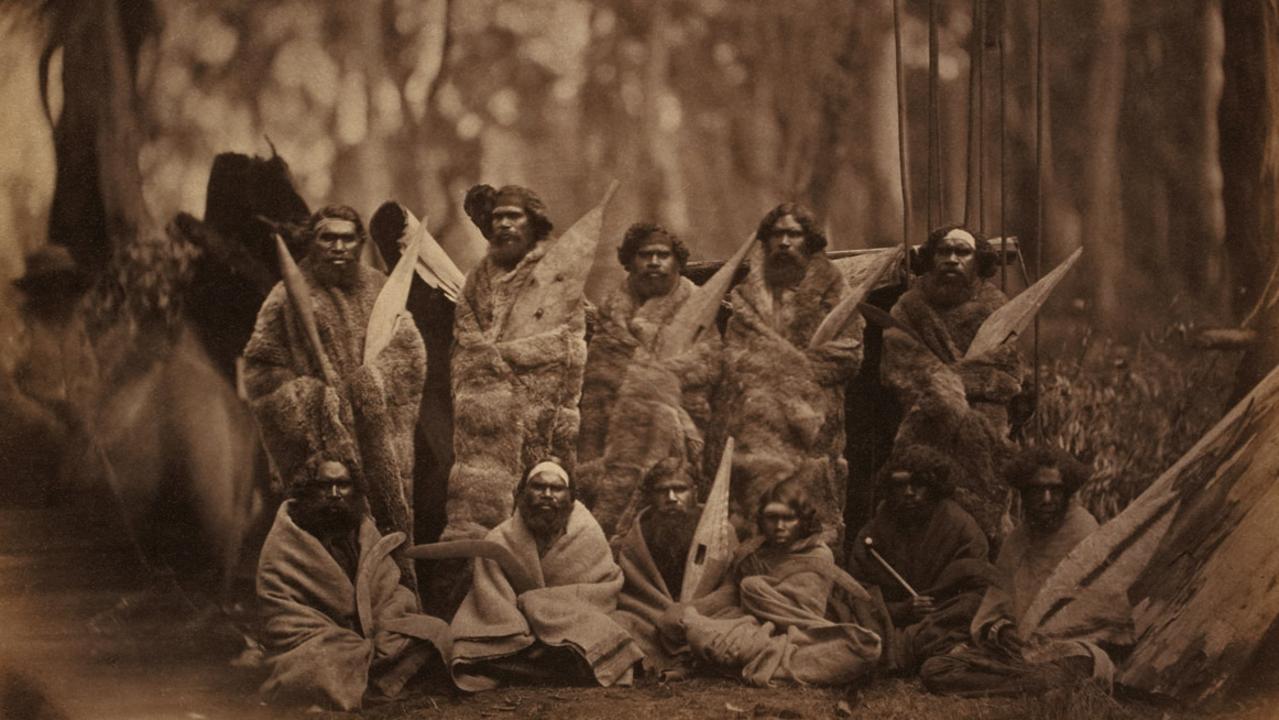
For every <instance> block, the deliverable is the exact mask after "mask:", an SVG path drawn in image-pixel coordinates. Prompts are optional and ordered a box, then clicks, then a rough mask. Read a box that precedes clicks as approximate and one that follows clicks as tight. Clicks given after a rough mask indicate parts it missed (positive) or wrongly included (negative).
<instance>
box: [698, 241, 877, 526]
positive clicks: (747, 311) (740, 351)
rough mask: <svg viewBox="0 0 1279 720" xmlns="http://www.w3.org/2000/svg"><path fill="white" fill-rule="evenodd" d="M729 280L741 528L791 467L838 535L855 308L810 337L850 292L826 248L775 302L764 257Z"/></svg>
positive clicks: (730, 387) (729, 407)
mask: <svg viewBox="0 0 1279 720" xmlns="http://www.w3.org/2000/svg"><path fill="white" fill-rule="evenodd" d="M756 259H757V261H755V262H752V263H751V271H750V274H749V275H747V277H746V279H745V280H744V281H743V282H742V283H741V284H740V285H738V286H737V288H736V289H734V290H733V293H732V304H733V316H732V318H731V319H730V320H729V323H728V329H727V331H726V332H725V335H724V347H725V350H726V363H725V377H724V382H725V392H724V396H725V405H724V409H723V416H724V421H725V424H726V427H727V430H728V434H729V435H731V436H732V437H733V439H734V441H735V443H736V449H735V451H734V454H733V484H732V506H733V510H732V512H733V516H734V523H735V524H736V525H737V526H738V528H739V529H743V528H748V527H750V526H751V525H752V523H750V522H749V521H748V518H750V517H753V515H754V511H755V505H756V504H757V503H758V501H759V497H760V495H762V494H763V493H764V492H765V491H766V490H768V489H769V488H770V487H772V486H773V485H774V484H776V483H777V482H779V481H781V480H784V479H786V478H788V477H792V476H795V477H798V478H799V479H800V480H801V482H803V483H804V484H805V486H806V487H807V489H808V490H809V492H810V493H811V495H812V498H813V500H814V502H815V504H816V505H817V507H818V508H820V510H819V519H820V520H821V522H822V525H823V527H824V528H825V529H826V537H828V538H830V539H831V540H832V541H836V542H837V543H838V541H841V540H842V537H843V524H844V521H843V517H844V499H845V490H846V488H845V485H846V483H847V479H848V463H847V462H846V461H845V460H844V458H843V452H844V388H845V385H846V383H847V381H848V380H849V379H850V378H851V377H852V376H853V375H854V374H855V373H856V372H857V368H858V367H859V366H860V364H861V352H862V351H861V335H862V326H863V323H862V321H861V319H860V317H856V318H853V319H852V320H850V322H849V323H848V325H847V326H845V328H844V329H843V330H842V331H841V332H840V333H838V334H837V335H836V336H835V338H834V339H833V340H831V341H830V342H828V343H826V344H824V345H821V346H819V347H816V348H809V347H808V342H809V339H810V338H811V337H812V335H813V332H814V331H815V330H816V329H817V326H818V325H819V324H821V321H822V319H823V318H825V317H826V315H827V314H829V313H830V311H831V309H832V308H834V307H835V306H836V305H837V304H838V303H839V301H840V300H841V299H842V298H843V296H844V295H845V294H846V293H847V292H848V283H847V282H846V281H845V280H844V277H843V275H842V274H840V272H839V271H838V270H837V269H836V268H835V267H834V265H832V264H831V262H830V261H829V260H828V259H827V258H826V256H825V255H821V254H818V255H815V256H814V257H813V258H812V260H811V261H810V262H809V265H808V270H807V273H806V274H805V276H804V279H803V280H801V281H800V283H799V285H797V286H796V287H795V288H794V290H793V291H787V292H786V293H785V295H784V296H783V298H782V300H781V303H780V305H779V306H777V305H776V304H775V303H774V300H773V297H772V290H771V289H769V287H768V286H767V285H766V283H765V280H764V274H763V265H764V263H763V261H762V258H759V257H757V258H756Z"/></svg>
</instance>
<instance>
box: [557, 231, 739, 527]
mask: <svg viewBox="0 0 1279 720" xmlns="http://www.w3.org/2000/svg"><path fill="white" fill-rule="evenodd" d="M617 259H618V261H619V262H621V264H622V266H623V267H625V268H626V271H627V277H626V279H625V280H624V281H623V282H622V284H621V287H619V288H617V289H616V290H615V291H613V293H612V294H611V295H609V297H608V299H607V300H605V301H604V303H603V305H601V306H600V308H599V313H598V315H597V322H596V325H595V332H594V334H593V335H592V337H591V342H590V347H589V349H588V352H587V356H586V371H585V377H584V379H583V382H582V403H581V410H582V432H581V435H580V436H579V438H578V456H577V459H578V473H577V475H578V477H579V478H580V479H581V485H582V489H583V492H582V494H583V497H584V499H585V500H586V503H587V505H589V506H590V508H591V512H592V513H593V514H594V515H595V518H596V520H598V521H599V523H600V526H601V527H603V528H604V532H605V534H606V535H612V533H613V531H614V530H615V529H616V530H619V531H622V532H625V528H618V527H617V525H618V521H619V519H621V518H622V517H623V515H624V514H625V512H626V510H627V509H628V507H629V506H630V505H631V504H638V503H636V502H635V501H636V500H637V498H636V497H635V496H636V495H637V494H638V490H639V485H640V480H641V478H643V477H644V476H645V474H646V473H648V472H649V471H650V470H651V469H652V468H653V467H654V466H655V465H656V464H657V463H659V462H662V461H664V460H666V459H667V458H671V457H677V458H683V464H684V465H685V466H686V470H685V472H688V473H691V476H692V477H694V478H695V477H696V475H697V473H698V470H699V468H700V466H701V463H702V457H701V456H702V449H703V447H704V442H703V438H704V434H705V431H706V429H707V425H708V423H709V420H710V398H711V394H712V392H713V390H714V387H715V385H716V384H717V383H718V381H719V376H720V357H719V350H720V339H719V334H718V333H715V332H709V333H705V334H704V335H703V337H701V338H699V339H698V341H697V342H696V343H695V344H694V345H693V346H692V347H691V348H689V349H688V350H687V351H685V352H684V353H682V354H681V355H680V356H678V357H673V358H667V359H659V357H658V356H657V355H656V351H657V342H658V334H659V332H660V331H661V329H662V328H663V327H665V326H666V325H667V324H668V323H670V322H671V319H672V318H673V317H674V315H675V313H676V312H677V311H678V310H679V309H680V308H681V307H682V306H683V305H684V303H685V302H687V301H688V299H689V297H690V296H691V295H692V293H693V290H694V289H695V287H696V286H695V285H694V284H693V282H692V281H691V280H689V279H688V278H685V277H682V276H681V275H680V271H681V270H683V268H684V265H685V263H686V262H688V248H687V247H685V245H684V243H683V242H681V241H680V239H679V238H677V237H676V236H675V235H674V233H672V232H670V231H669V230H667V229H666V228H663V227H662V226H660V225H654V224H652V223H636V224H635V225H632V226H631V227H630V229H628V230H627V231H626V235H625V237H624V238H623V240H622V245H621V246H620V247H619V248H618V249H617Z"/></svg>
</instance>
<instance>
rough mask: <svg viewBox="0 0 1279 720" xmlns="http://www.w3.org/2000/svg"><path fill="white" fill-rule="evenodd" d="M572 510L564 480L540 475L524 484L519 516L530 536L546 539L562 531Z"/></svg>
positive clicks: (543, 473) (548, 474) (545, 473)
mask: <svg viewBox="0 0 1279 720" xmlns="http://www.w3.org/2000/svg"><path fill="white" fill-rule="evenodd" d="M571 509H572V501H571V500H570V493H569V487H568V483H567V482H565V481H564V478H561V477H559V476H558V475H555V474H553V473H549V472H542V473H538V474H536V475H534V476H532V477H530V478H529V479H528V482H526V483H524V492H523V493H522V494H521V496H520V513H521V515H522V516H523V518H524V522H525V523H527V524H528V526H529V529H530V530H532V531H533V534H535V535H539V536H541V537H543V538H545V537H549V536H550V535H553V534H554V533H556V532H558V531H559V530H561V529H563V527H564V523H566V522H567V521H568V512H569V510H571Z"/></svg>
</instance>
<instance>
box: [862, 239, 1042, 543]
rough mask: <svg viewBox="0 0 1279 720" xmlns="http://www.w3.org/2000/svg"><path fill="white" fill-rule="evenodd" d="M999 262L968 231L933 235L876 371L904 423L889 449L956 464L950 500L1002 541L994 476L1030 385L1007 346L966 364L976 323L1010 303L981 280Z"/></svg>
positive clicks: (896, 310)
mask: <svg viewBox="0 0 1279 720" xmlns="http://www.w3.org/2000/svg"><path fill="white" fill-rule="evenodd" d="M996 259H997V256H996V254H995V252H994V251H993V250H992V249H991V247H990V243H988V242H987V241H986V239H985V238H983V237H981V236H980V235H978V234H976V233H974V232H972V231H971V230H968V229H966V228H963V227H961V226H958V225H950V226H946V227H942V228H939V229H937V230H934V231H933V232H932V233H931V234H930V235H929V236H928V241H927V242H926V243H925V244H924V246H923V248H921V249H920V252H919V263H918V265H917V266H916V268H915V269H916V271H917V272H919V273H920V274H921V277H920V281H919V283H918V284H917V285H915V287H912V288H911V289H910V290H908V291H906V293H905V294H904V295H902V297H901V299H899V300H898V301H897V304H896V305H894V306H893V311H892V315H893V318H894V319H895V320H896V321H897V323H898V327H895V328H890V329H888V330H887V331H886V332H885V333H884V355H883V364H882V366H881V371H882V373H883V379H884V383H885V384H886V385H888V386H889V387H891V388H892V389H893V390H894V391H895V392H896V393H897V398H898V400H899V402H900V403H901V407H902V411H903V412H904V413H905V417H904V418H903V420H902V424H901V426H900V427H899V428H898V431H897V438H896V440H895V441H894V444H895V445H896V446H908V445H925V446H930V447H933V448H935V449H937V450H939V451H940V452H941V453H942V454H943V455H947V456H949V457H951V458H953V459H954V460H955V461H956V462H957V464H958V465H959V466H960V467H959V469H960V472H959V473H958V476H957V477H956V487H955V495H954V499H955V500H956V501H957V502H958V503H959V504H960V505H962V506H963V507H964V509H965V510H968V511H969V512H970V513H972V515H973V517H975V518H976V519H977V522H978V523H979V524H980V525H981V526H982V529H983V530H984V531H985V532H986V534H987V535H989V536H991V537H996V536H998V535H999V534H1000V532H999V527H1000V517H1001V514H1002V512H1003V507H1004V496H1005V492H1006V490H1005V488H1003V487H1002V486H1001V484H1000V483H999V480H998V478H997V477H996V471H997V469H998V467H999V465H1000V464H1001V463H1002V462H1003V461H1004V460H1005V459H1006V458H1007V456H1008V454H1009V452H1010V451H1011V444H1010V442H1009V438H1008V434H1009V422H1008V407H1009V403H1010V402H1011V401H1012V400H1013V398H1014V397H1016V396H1017V395H1018V394H1020V393H1021V392H1022V385H1023V378H1024V377H1025V375H1026V373H1025V364H1024V362H1023V361H1022V359H1021V356H1020V354H1019V353H1018V351H1017V348H1016V346H1015V345H1013V344H1011V343H1009V344H1004V345H1001V346H999V347H997V348H995V349H993V350H990V351H988V352H985V353H981V354H980V355H977V356H976V357H966V356H965V353H966V352H967V351H968V346H969V345H970V344H972V341H973V338H974V337H975V336H976V334H977V329H978V328H980V327H981V324H982V322H984V321H985V320H986V318H988V317H990V314H991V313H993V312H994V311H995V310H996V309H998V308H999V307H1000V306H1002V305H1003V304H1004V303H1006V302H1008V298H1007V297H1006V296H1005V295H1004V294H1003V293H1002V292H1000V291H999V289H998V288H996V287H995V286H994V285H991V284H990V283H989V282H987V281H986V279H985V278H988V277H990V276H991V275H992V274H993V273H994V270H995V266H996V263H995V261H996Z"/></svg>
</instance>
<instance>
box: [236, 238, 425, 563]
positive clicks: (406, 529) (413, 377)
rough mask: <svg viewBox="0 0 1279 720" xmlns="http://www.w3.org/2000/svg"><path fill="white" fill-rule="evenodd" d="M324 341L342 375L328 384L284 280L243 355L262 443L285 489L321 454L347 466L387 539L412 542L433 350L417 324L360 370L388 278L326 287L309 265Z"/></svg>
mask: <svg viewBox="0 0 1279 720" xmlns="http://www.w3.org/2000/svg"><path fill="white" fill-rule="evenodd" d="M302 270H303V273H304V275H305V276H306V277H307V281H308V285H309V287H310V290H311V300H312V302H313V303H314V306H315V320H316V326H317V329H318V330H319V334H320V342H321V344H322V345H323V346H324V350H325V353H326V354H327V355H328V358H329V361H330V362H331V363H332V364H333V367H334V369H335V370H336V371H337V374H338V376H339V377H340V378H341V382H340V384H339V386H337V387H333V386H329V385H326V384H325V382H324V380H323V379H322V376H321V373H320V369H319V365H318V363H317V362H316V360H315V358H314V357H313V356H312V353H311V348H310V345H309V344H308V342H307V340H306V337H305V334H304V330H303V329H302V324H301V322H300V320H299V319H298V316H297V313H296V312H295V311H294V309H293V305H292V303H291V302H290V301H289V298H288V293H287V292H286V291H285V289H284V285H283V283H280V284H277V285H276V286H275V288H274V289H273V290H272V291H271V294H270V295H269V296H268V297H267V300H266V302H265V303H263V305H262V309H261V311H260V312H259V313H258V320H257V326H256V327H255V328H254V331H253V337H252V338H251V339H250V340H249V344H248V346H247V347H246V348H245V350H244V356H245V360H246V364H245V387H246V389H247V391H248V395H249V401H250V404H251V405H252V407H253V412H254V416H255V417H256V418H257V421H258V425H259V427H260V428H261V430H262V440H263V444H264V445H266V448H267V452H268V454H269V455H270V456H271V460H272V462H273V464H274V465H275V469H276V472H277V473H278V474H279V478H280V480H281V481H282V482H283V484H284V485H285V486H287V485H290V484H292V483H293V482H296V481H297V480H298V479H299V477H301V475H302V473H303V472H304V471H305V469H306V467H307V463H308V462H310V463H312V464H314V463H315V462H316V461H317V460H318V459H319V458H320V457H323V458H325V459H335V460H339V461H341V462H343V463H346V464H347V466H348V467H350V468H352V469H353V475H354V476H355V478H356V479H357V480H358V481H360V482H362V483H363V485H364V489H365V492H366V493H367V495H368V498H369V506H370V509H371V510H372V513H373V518H374V520H375V521H376V524H377V527H378V530H379V531H380V532H382V533H390V532H403V533H405V534H407V535H409V536H410V538H411V537H412V532H413V518H412V509H411V508H412V497H413V428H414V426H415V424H416V423H417V414H418V405H419V403H420V402H421V397H422V385H423V383H424V382H425V380H426V348H425V346H424V345H423V344H422V338H421V336H420V335H419V334H418V331H417V328H416V327H415V326H414V325H413V322H412V319H411V318H410V317H409V316H408V315H407V313H406V314H405V315H402V316H401V317H400V318H399V319H397V321H396V325H395V334H394V336H393V337H392V340H391V344H390V345H388V346H387V347H386V349H385V350H383V351H382V352H381V354H379V355H378V357H377V358H376V359H375V360H374V361H373V363H371V364H369V365H362V364H361V360H362V357H363V350H364V333H365V329H366V327H367V325H368V319H369V314H370V312H371V311H372V308H373V303H374V301H375V300H376V299H377V295H378V291H380V290H381V288H382V284H383V283H384V282H385V281H386V277H385V276H384V275H382V274H381V273H379V272H378V271H376V270H373V269H372V268H368V267H366V266H363V265H361V266H360V281H359V283H358V284H357V285H356V286H355V287H353V288H351V289H349V290H343V289H339V288H334V287H323V286H321V285H319V284H318V283H317V282H316V280H315V278H314V276H312V275H311V273H310V271H309V269H308V265H307V264H306V263H303V268H302Z"/></svg>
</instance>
